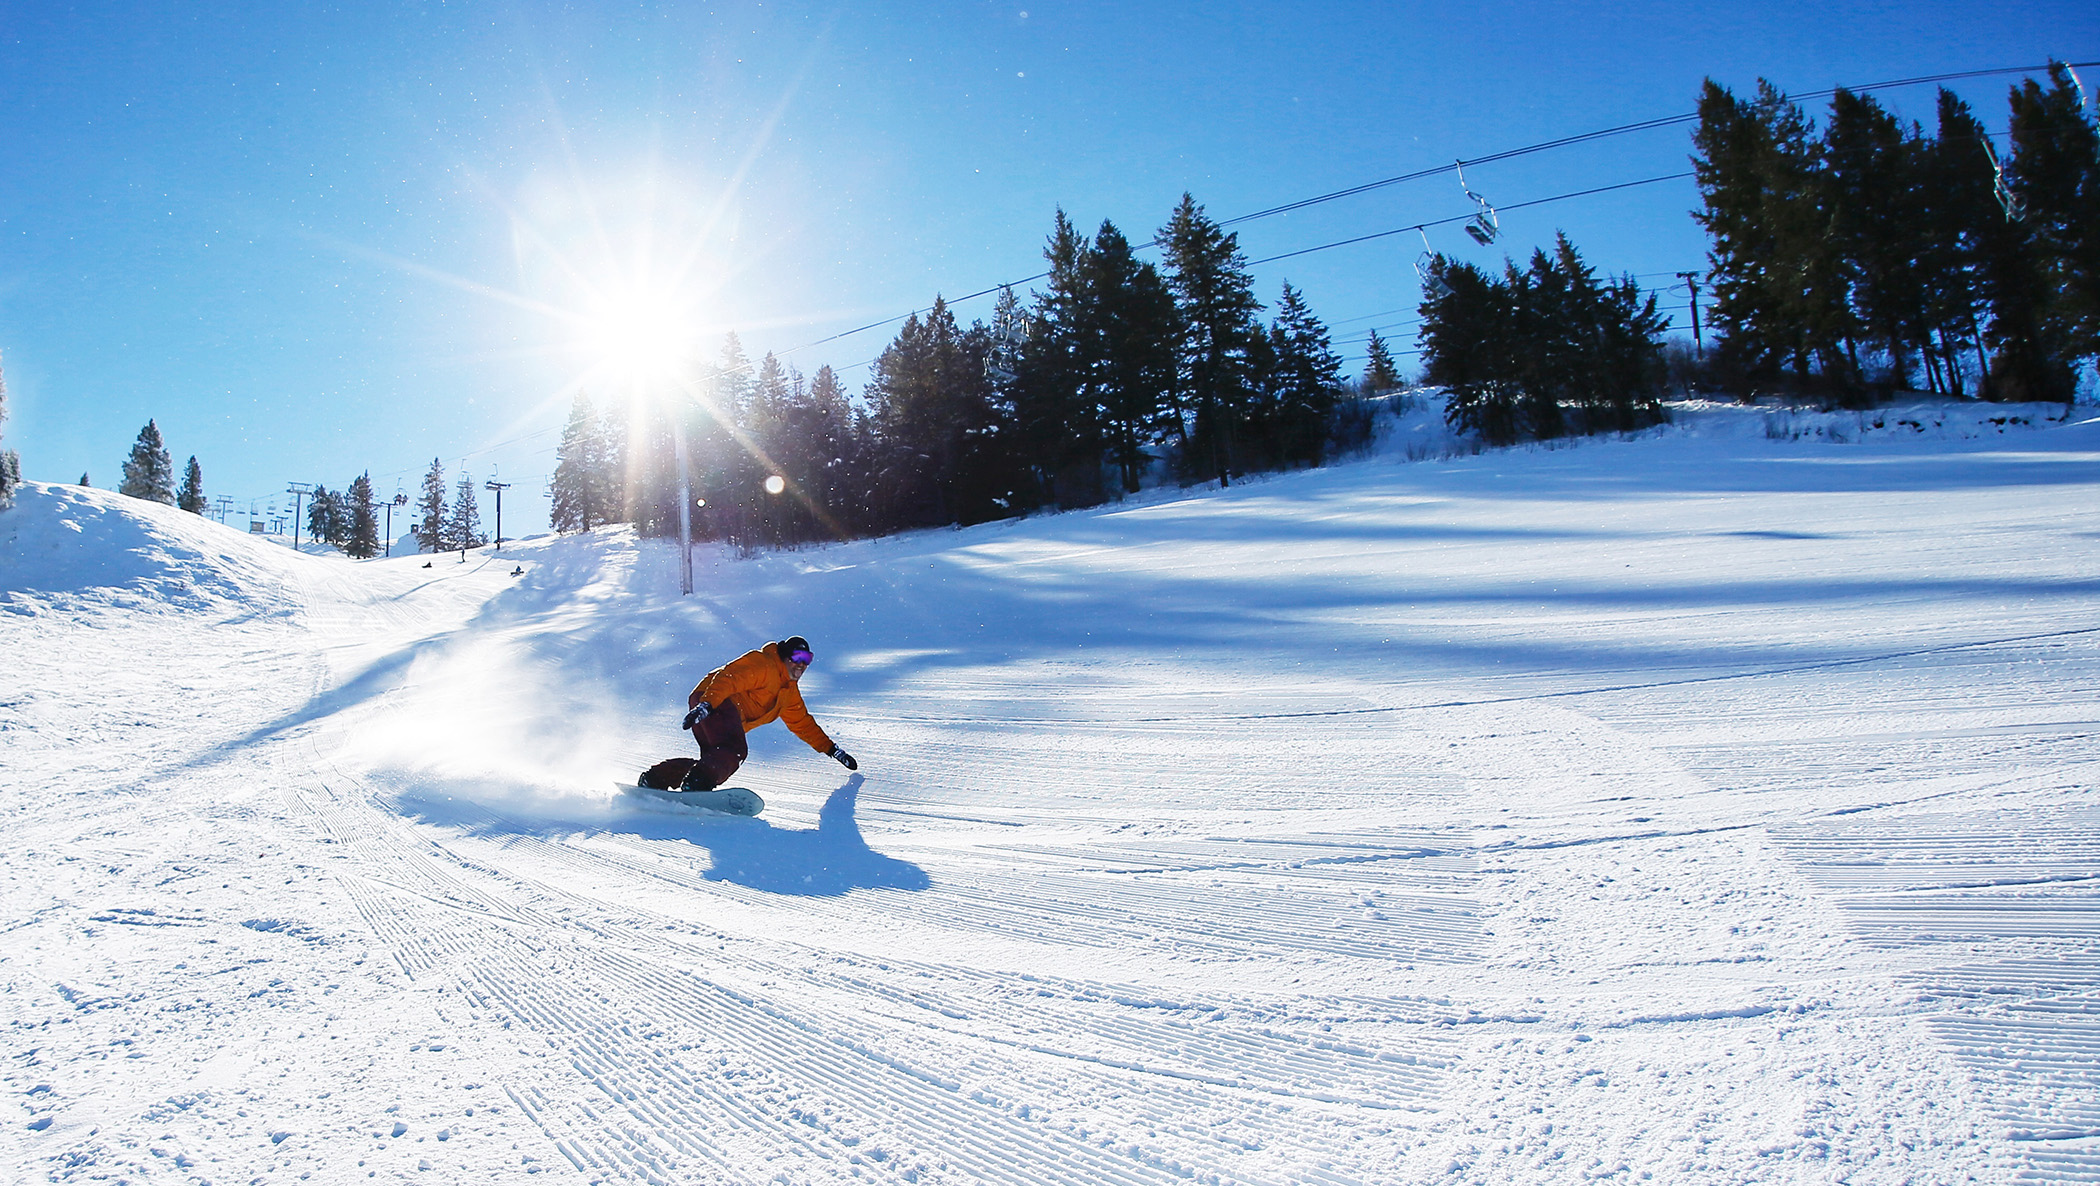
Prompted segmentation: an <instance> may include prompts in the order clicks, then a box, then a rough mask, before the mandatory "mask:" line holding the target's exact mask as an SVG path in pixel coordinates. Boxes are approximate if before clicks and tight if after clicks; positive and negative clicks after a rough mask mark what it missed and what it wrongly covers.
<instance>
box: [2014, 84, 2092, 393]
mask: <svg viewBox="0 0 2100 1186" xmlns="http://www.w3.org/2000/svg"><path fill="white" fill-rule="evenodd" d="M2084 100H2085V95H2084V92H2083V91H2082V90H2080V89H2079V87H2078V84H2077V83H2076V81H2075V80H2073V79H2072V77H2071V73H2070V69H2069V68H2068V67H2066V66H2064V65H2063V64H2062V63H2060V62H2052V63H2051V64H2050V67H2049V85H2048V86H2046V87H2044V86H2043V85H2042V84H2041V83H2039V82H2037V81H2035V80H2034V79H2031V78H2030V79H2026V80H2025V81H2023V82H2022V83H2021V85H2020V86H2019V87H2017V88H2015V89H2014V90H2013V92H2012V96H2011V108H2012V118H2011V123H2010V134H2011V140H2012V157H2011V159H2010V160H2009V161H2008V162H2007V163H2006V170H2005V171H2006V175H2007V180H2008V182H2009V184H2010V186H2011V189H2012V191H2013V194H2014V195H2015V196H2016V198H2017V199H2018V202H2019V206H2020V209H2021V211H2022V213H2021V216H2020V218H2019V220H2018V221H2020V222H2021V223H2023V224H2024V226H2025V228H2026V230H2027V233H2028V235H2029V237H2030V241H2031V244H2032V266H2033V268H2034V271H2035V272H2036V273H2038V278H2039V279H2040V280H2041V281H2042V284H2041V285H2040V286H2039V291H2038V292H2037V293H2036V294H2034V295H2035V297H2036V298H2037V299H2035V300H2034V302H2033V306H2034V307H2033V308H2031V309H2022V310H2021V311H2020V313H2021V314H2022V315H2021V316H2019V317H2018V318H2017V324H2013V323H2014V322H2015V320H2016V319H2015V318H2014V317H2012V316H2007V317H2005V318H2004V320H2005V321H2006V322H2007V323H2008V324H2006V325H2004V326H2002V327H2001V325H2000V316H1999V310H2000V308H2001V307H2002V306H2001V305H2000V304H1999V303H1997V302H1994V306H1993V318H1992V331H1991V332H1992V337H1993V338H1994V339H1995V340H1996V343H1997V345H1998V346H1999V349H2000V351H2001V353H2002V354H2004V355H2006V356H2007V357H2006V358H2005V365H2004V366H2003V367H2002V370H2003V372H2004V375H2003V377H2004V379H2005V381H2006V384H2007V386H2008V387H2009V388H2010V389H2011V390H2010V391H2009V392H2008V394H2009V395H2012V396H2014V397H2016V398H2024V399H2036V400H2052V401H2061V402H2064V403H2066V404H2068V403H2070V402H2071V401H2072V400H2073V399H2074V398H2075V397H2076V392H2077V382H2076V362H2077V360H2078V359H2079V358H2092V357H2094V356H2095V355H2096V354H2100V129H2096V128H2095V126H2094V123H2093V120H2092V119H2091V118H2090V117H2089V116H2087V115H2086V113H2085V102H2084ZM2000 295H2001V296H2003V297H2005V298H2009V299H2008V302H2007V303H2010V300H2012V299H2017V297H2016V295H2015V294H2012V293H2010V292H2002V293H2001V294H2000ZM2008 312H2010V311H2009V310H2008Z"/></svg>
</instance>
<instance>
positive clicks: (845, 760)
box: [825, 745, 860, 770]
mask: <svg viewBox="0 0 2100 1186" xmlns="http://www.w3.org/2000/svg"><path fill="white" fill-rule="evenodd" d="M825 756H826V757H831V758H836V759H838V763H839V765H841V766H844V767H845V768H846V769H848V770H858V769H860V763H859V762H856V761H854V760H853V755H852V754H849V753H847V752H846V751H845V750H842V749H840V748H839V747H837V746H835V745H834V746H832V747H831V751H830V753H828V754H826V755H825Z"/></svg>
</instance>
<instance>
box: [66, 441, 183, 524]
mask: <svg viewBox="0 0 2100 1186" xmlns="http://www.w3.org/2000/svg"><path fill="white" fill-rule="evenodd" d="M82 485H86V483H85V482H83V483H82ZM117 493H119V494H126V495H129V496H131V497H132V498H144V499H148V500H150V501H153V502H164V503H167V504H168V505H169V506H173V505H175V459H174V458H172V457H170V456H169V455H168V448H167V446H166V445H164V444H162V443H161V439H160V426H159V425H158V424H156V423H154V422H153V421H151V420H148V421H146V427H144V428H142V429H140V430H139V438H138V440H137V441H136V442H135V443H133V445H132V446H131V456H130V457H129V458H127V459H126V460H125V462H124V481H123V483H122V484H121V485H119V486H118V487H117Z"/></svg>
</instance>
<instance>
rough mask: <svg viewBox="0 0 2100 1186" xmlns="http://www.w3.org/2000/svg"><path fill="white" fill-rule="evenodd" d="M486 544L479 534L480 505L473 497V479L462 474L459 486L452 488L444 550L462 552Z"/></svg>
mask: <svg viewBox="0 0 2100 1186" xmlns="http://www.w3.org/2000/svg"><path fill="white" fill-rule="evenodd" d="M487 542H489V540H488V537H487V536H485V535H483V534H481V503H480V501H479V500H478V499H476V498H475V496H474V477H473V475H471V474H462V475H460V479H459V485H457V486H455V487H453V494H452V513H451V515H449V516H448V517H447V518H446V519H445V550H446V551H448V552H449V551H451V550H453V549H454V548H457V549H460V550H462V551H464V550H466V549H468V548H478V547H480V546H481V545H483V544H485V543H487Z"/></svg>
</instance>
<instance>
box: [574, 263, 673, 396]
mask: <svg viewBox="0 0 2100 1186" xmlns="http://www.w3.org/2000/svg"><path fill="white" fill-rule="evenodd" d="M592 305H593V306H594V307H593V308H592V309H591V310H590V311H589V313H588V314H587V315H586V316H585V317H584V318H583V320H582V325H581V331H582V332H581V335H580V336H581V339H582V341H581V345H582V346H583V348H584V350H585V351H586V352H587V353H588V354H589V356H590V357H591V359H592V361H593V363H594V365H595V366H596V367H599V368H602V369H603V370H604V371H605V372H607V373H609V374H611V375H615V376H618V377H620V378H622V379H627V380H632V381H636V382H641V383H645V384H646V383H654V382H658V381H661V380H663V379H667V378H671V377H674V376H675V375H676V374H677V373H678V372H679V371H680V370H681V369H682V368H684V367H685V366H687V365H688V364H689V363H690V362H691V361H692V359H693V355H694V350H695V348H696V346H697V342H696V341H695V336H696V333H697V329H698V327H697V325H696V324H695V321H696V319H695V318H694V316H693V314H692V311H691V310H690V309H688V308H686V307H685V302H682V301H679V300H678V299H676V298H675V297H673V296H671V295H670V294H667V293H656V292H650V291H648V290H647V289H646V288H643V287H639V286H638V287H636V288H634V289H632V290H630V291H627V292H623V293H602V294H601V295H600V297H599V299H598V300H595V301H593V302H592Z"/></svg>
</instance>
